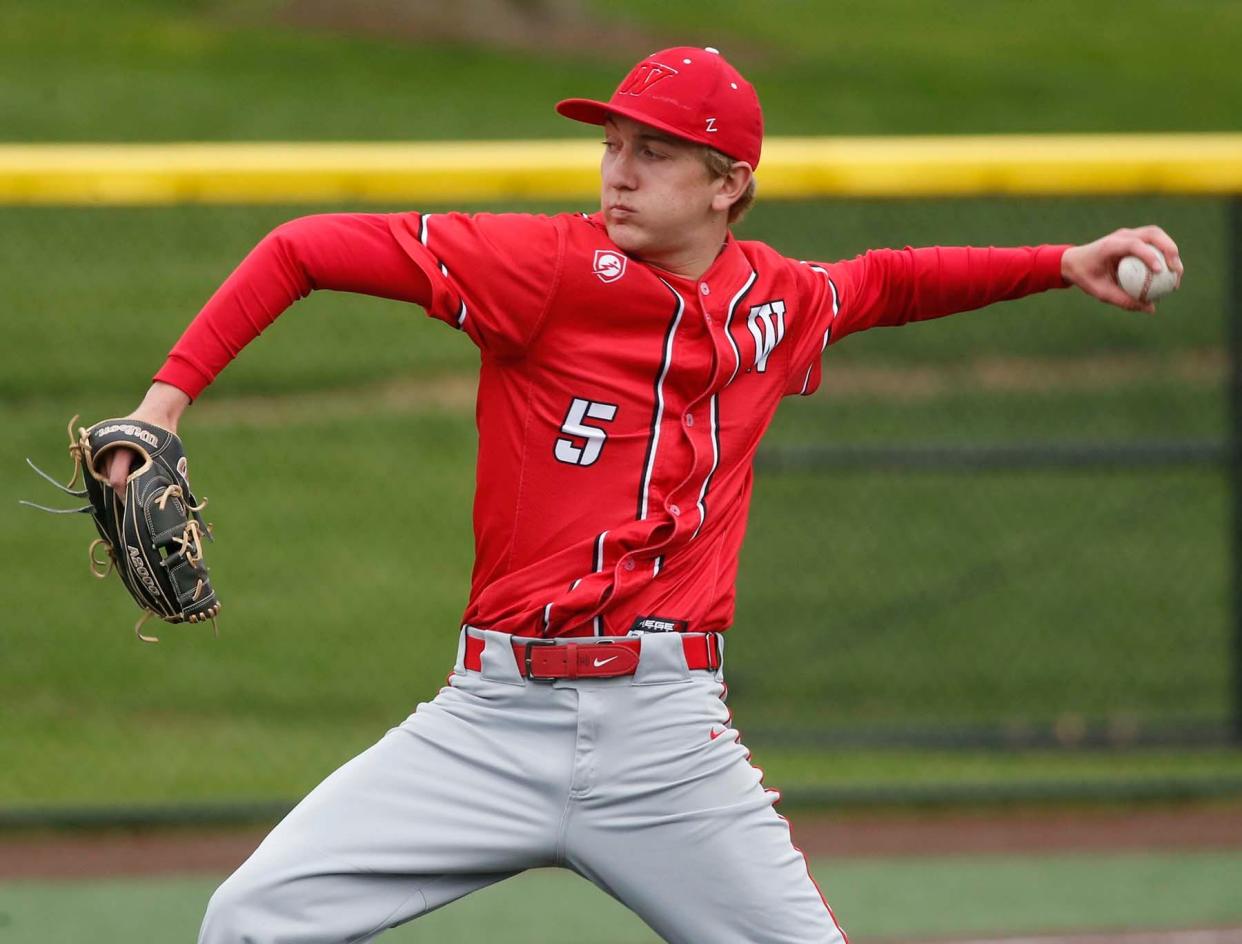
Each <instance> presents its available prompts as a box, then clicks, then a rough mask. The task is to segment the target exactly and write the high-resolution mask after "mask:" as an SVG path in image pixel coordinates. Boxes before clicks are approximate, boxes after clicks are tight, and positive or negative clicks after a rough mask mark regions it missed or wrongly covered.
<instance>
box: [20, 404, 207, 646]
mask: <svg viewBox="0 0 1242 944" xmlns="http://www.w3.org/2000/svg"><path fill="white" fill-rule="evenodd" d="M77 419H78V418H77V417H76V416H75V417H74V418H73V419H71V420H70V421H69V455H70V456H71V457H72V459H73V477H72V478H71V479H70V480H69V483H68V484H67V485H61V484H60V483H59V482H57V481H56V480H55V479H53V478H52V477H51V476H50V475H48V474H47V473H46V472H44V471H43V470H42V469H40V468H39V467H38V466H36V465H35V464H34V463H33V462H31V461H30V460H29V459H27V460H26V462H27V463H29V465H30V467H31V468H32V469H34V470H35V472H37V473H38V474H39V475H40V476H42V477H43V478H44V479H46V480H47V481H48V482H51V483H52V484H53V485H55V486H56V487H57V488H59V489H60V490H61V491H63V492H66V493H67V494H69V495H73V496H75V497H78V498H85V499H86V500H87V502H88V504H86V505H83V506H82V507H81V508H65V509H60V508H47V507H45V506H43V505H36V504H35V503H34V502H22V504H24V505H30V506H31V507H32V508H38V509H40V510H42V511H50V512H53V513H55V514H78V513H81V514H89V515H90V516H91V518H92V519H93V520H94V522H95V528H96V530H98V531H99V537H98V538H97V539H96V540H95V541H93V542H91V545H90V547H89V548H88V549H87V556H88V557H89V559H90V569H91V573H93V574H94V575H95V576H96V577H98V578H100V579H101V580H102V579H104V578H106V577H107V576H108V573H109V571H111V570H115V571H116V572H117V575H118V576H119V577H120V578H121V583H123V584H124V585H125V589H126V590H128V591H129V593H130V596H132V597H133V598H134V599H135V600H136V601H137V603H138V605H139V606H140V607H142V609H143V616H142V618H141V619H139V620H138V622H137V624H135V626H134V632H135V633H136V634H137V635H138V638H139V639H141V640H142V641H143V642H159V638H158V637H156V636H147V635H144V634H143V632H142V626H143V624H144V623H145V622H146V621H147V620H148V619H150V618H151V617H152V616H158V617H160V618H161V619H163V620H165V621H167V622H169V623H181V622H190V623H197V622H200V621H206V620H211V622H212V626H213V627H215V618H216V614H217V613H219V612H220V601H219V600H217V599H216V593H215V590H214V589H213V588H212V586H211V581H210V580H209V579H208V577H207V568H206V567H205V566H204V564H203V543H202V542H203V538H204V537H206V538H207V539H208V540H210V539H211V526H210V525H207V524H204V523H203V517H202V514H201V511H202V509H203V508H204V507H205V506H206V504H207V500H206V499H203V501H201V502H199V501H196V500H195V498H194V495H193V493H192V492H191V491H190V480H189V478H188V477H187V474H186V469H187V465H186V457H185V450H184V448H183V447H182V445H181V440H180V439H179V438H178V437H177V435H176V434H175V433H172V432H169V431H168V430H166V429H161V428H160V427H159V426H155V425H152V424H151V423H144V422H142V421H140V420H135V419H111V420H102V421H101V422H98V423H96V424H95V425H94V426H92V427H90V429H84V428H82V427H78V431H77V435H76V436H75V435H74V431H73V424H74V423H75V422H77ZM120 447H126V448H129V449H132V450H134V451H135V452H136V453H138V455H139V457H140V459H141V461H139V460H135V465H134V468H133V469H131V471H130V473H129V477H128V479H127V480H126V485H125V501H124V503H122V502H121V500H120V499H119V498H118V497H117V495H116V493H115V492H114V491H113V490H112V487H111V486H110V485H109V484H108V480H107V478H106V477H105V476H106V471H107V462H106V459H107V457H108V455H109V454H110V453H111V452H112V451H113V450H114V449H118V448H120ZM79 477H80V478H81V481H82V485H83V487H82V488H80V489H75V488H74V486H75V484H77V482H78V479H79ZM100 548H102V549H103V553H104V554H106V555H107V556H106V558H104V557H102V556H100Z"/></svg>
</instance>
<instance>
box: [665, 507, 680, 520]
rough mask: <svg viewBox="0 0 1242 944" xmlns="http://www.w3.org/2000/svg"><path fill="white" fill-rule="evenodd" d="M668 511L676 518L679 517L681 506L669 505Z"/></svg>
mask: <svg viewBox="0 0 1242 944" xmlns="http://www.w3.org/2000/svg"><path fill="white" fill-rule="evenodd" d="M668 510H669V514H671V515H672V516H673V517H674V518H676V517H678V516H679V515H680V514H681V506H680V505H669V506H668Z"/></svg>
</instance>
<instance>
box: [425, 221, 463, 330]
mask: <svg viewBox="0 0 1242 944" xmlns="http://www.w3.org/2000/svg"><path fill="white" fill-rule="evenodd" d="M433 216H435V214H434V213H424V214H423V215H422V216H421V217H420V218H419V220H418V241H419V242H420V243H422V244H423V245H424V246H426V248H427V251H428V252H431V247H430V246H428V245H427V221H428V220H429V219H431V218H432V217H433ZM432 258H435V254H434V253H432ZM436 264H437V265H439V266H440V273H441V274H442V275H443V276H444V277H445V278H448V274H449V270H448V266H446V265H445V264H444V263H443V262H440V260H438V259H437V260H436ZM465 323H466V299H465V298H462V300H461V307H460V308H459V309H457V327H459V328H460V327H461V326H462V325H464V324H465Z"/></svg>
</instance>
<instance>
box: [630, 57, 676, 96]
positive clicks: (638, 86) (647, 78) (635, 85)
mask: <svg viewBox="0 0 1242 944" xmlns="http://www.w3.org/2000/svg"><path fill="white" fill-rule="evenodd" d="M670 75H677V70H676V69H671V68H669V67H668V66H664V65H660V63H658V62H640V63H639V64H638V65H636V66H635V67H634V71H633V72H631V73H630V75H629V77H628V78H627V79H626V80H625V81H624V82H622V83H621V86H620V88H618V89H617V94H618V95H641V94H643V92H645V91H647V89H649V88H651V86H653V85H655V84H656V83H657V82H659V81H660V80H661V79H667V78H668V77H669V76H670Z"/></svg>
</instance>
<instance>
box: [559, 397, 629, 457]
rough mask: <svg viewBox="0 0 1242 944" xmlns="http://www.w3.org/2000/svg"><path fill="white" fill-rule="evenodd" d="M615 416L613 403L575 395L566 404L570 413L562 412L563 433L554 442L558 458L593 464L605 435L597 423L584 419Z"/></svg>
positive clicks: (601, 447)
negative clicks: (570, 401) (592, 424)
mask: <svg viewBox="0 0 1242 944" xmlns="http://www.w3.org/2000/svg"><path fill="white" fill-rule="evenodd" d="M616 415H617V407H616V405H615V404H612V403H597V402H595V401H594V400H584V399H582V398H581V397H574V399H573V402H572V403H570V404H569V412H568V413H566V414H565V422H564V423H562V424H561V432H562V433H564V434H565V436H563V437H561V438H560V439H558V440H557V441H556V458H557V460H558V461H560V462H564V463H567V464H569V465H592V464H593V463H594V462H595V460H596V459H598V458H599V454H600V452H601V451H602V450H603V448H604V441H605V440H606V439H607V438H608V434H607V433H606V432H605V431H604V430H602V429H600V428H599V427H598V426H590V425H588V424H587V422H586V421H587V420H589V419H590V420H600V421H602V422H605V423H610V422H612V420H613V417H615V416H616ZM565 437H572V438H565Z"/></svg>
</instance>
